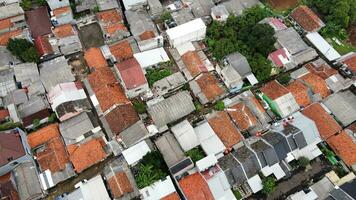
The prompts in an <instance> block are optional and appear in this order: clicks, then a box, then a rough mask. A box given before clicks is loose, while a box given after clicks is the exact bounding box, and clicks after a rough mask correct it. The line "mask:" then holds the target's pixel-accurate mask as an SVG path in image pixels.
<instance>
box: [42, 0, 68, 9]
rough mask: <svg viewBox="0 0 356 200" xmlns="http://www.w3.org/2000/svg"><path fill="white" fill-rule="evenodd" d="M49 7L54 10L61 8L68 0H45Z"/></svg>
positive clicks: (66, 4)
mask: <svg viewBox="0 0 356 200" xmlns="http://www.w3.org/2000/svg"><path fill="white" fill-rule="evenodd" d="M46 1H47V4H48V6H49V8H50V9H51V10H55V9H58V8H63V7H67V6H69V0H61V1H59V0H46Z"/></svg>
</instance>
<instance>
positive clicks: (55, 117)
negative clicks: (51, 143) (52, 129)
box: [48, 113, 57, 123]
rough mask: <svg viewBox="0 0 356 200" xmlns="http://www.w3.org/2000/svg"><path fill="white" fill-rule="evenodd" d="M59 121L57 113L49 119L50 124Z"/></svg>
mask: <svg viewBox="0 0 356 200" xmlns="http://www.w3.org/2000/svg"><path fill="white" fill-rule="evenodd" d="M56 120H57V115H56V113H52V114H51V115H50V116H49V117H48V123H53V122H55V121H56Z"/></svg>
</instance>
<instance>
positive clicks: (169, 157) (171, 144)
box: [155, 132, 185, 168]
mask: <svg viewBox="0 0 356 200" xmlns="http://www.w3.org/2000/svg"><path fill="white" fill-rule="evenodd" d="M155 144H156V146H157V148H158V150H159V151H160V152H161V154H162V155H163V159H164V160H165V162H166V164H167V166H168V167H169V168H170V167H172V166H174V165H176V164H177V163H179V162H180V161H182V160H183V159H184V157H185V156H184V152H183V150H182V149H181V147H180V146H179V144H178V142H177V140H176V139H175V137H174V136H173V134H171V133H169V132H166V133H164V134H163V135H162V136H161V137H159V138H157V139H156V140H155Z"/></svg>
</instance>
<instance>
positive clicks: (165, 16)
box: [159, 10, 172, 22]
mask: <svg viewBox="0 0 356 200" xmlns="http://www.w3.org/2000/svg"><path fill="white" fill-rule="evenodd" d="M159 19H160V20H161V21H162V22H165V21H166V20H171V19H172V15H171V13H170V12H169V11H168V10H164V11H163V12H162V14H161V16H160V17H159Z"/></svg>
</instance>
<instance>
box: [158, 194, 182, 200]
mask: <svg viewBox="0 0 356 200" xmlns="http://www.w3.org/2000/svg"><path fill="white" fill-rule="evenodd" d="M161 200H180V197H179V195H178V194H177V192H173V193H171V194H169V195H167V196H165V197H163V198H162V199H161Z"/></svg>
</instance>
